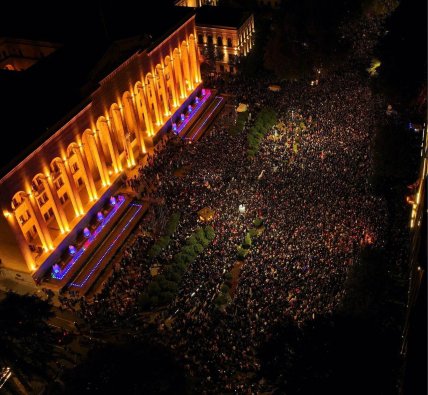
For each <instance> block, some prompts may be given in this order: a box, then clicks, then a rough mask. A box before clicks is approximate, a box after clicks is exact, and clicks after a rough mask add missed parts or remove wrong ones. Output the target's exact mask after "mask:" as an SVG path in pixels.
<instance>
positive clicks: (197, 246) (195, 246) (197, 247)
mask: <svg viewBox="0 0 428 395" xmlns="http://www.w3.org/2000/svg"><path fill="white" fill-rule="evenodd" d="M193 248H194V250H195V252H196V253H197V254H198V255H199V254H200V253H202V251H203V250H204V247H203V246H202V245H200V244H195V245H194V247H193Z"/></svg>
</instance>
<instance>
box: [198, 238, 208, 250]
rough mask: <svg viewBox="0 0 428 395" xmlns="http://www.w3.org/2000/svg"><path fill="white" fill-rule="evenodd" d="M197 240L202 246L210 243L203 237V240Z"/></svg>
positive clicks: (204, 246) (205, 246)
mask: <svg viewBox="0 0 428 395" xmlns="http://www.w3.org/2000/svg"><path fill="white" fill-rule="evenodd" d="M199 242H200V243H201V244H200V245H202V247H203V248H207V247H208V246H209V245H210V241H209V240H208V239H207V238H205V237H204V239H203V240H199Z"/></svg>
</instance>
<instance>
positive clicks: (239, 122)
mask: <svg viewBox="0 0 428 395" xmlns="http://www.w3.org/2000/svg"><path fill="white" fill-rule="evenodd" d="M247 119H248V111H245V112H239V113H237V116H236V124H235V125H233V126H231V127H230V128H229V132H230V133H231V134H233V135H236V134H239V133H240V132H242V129H244V126H245V122H246V121H247Z"/></svg>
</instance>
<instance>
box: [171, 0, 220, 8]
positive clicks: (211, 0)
mask: <svg viewBox="0 0 428 395" xmlns="http://www.w3.org/2000/svg"><path fill="white" fill-rule="evenodd" d="M217 3H218V1H217V0H178V1H176V2H175V5H176V6H178V7H202V6H204V5H212V6H216V5H217Z"/></svg>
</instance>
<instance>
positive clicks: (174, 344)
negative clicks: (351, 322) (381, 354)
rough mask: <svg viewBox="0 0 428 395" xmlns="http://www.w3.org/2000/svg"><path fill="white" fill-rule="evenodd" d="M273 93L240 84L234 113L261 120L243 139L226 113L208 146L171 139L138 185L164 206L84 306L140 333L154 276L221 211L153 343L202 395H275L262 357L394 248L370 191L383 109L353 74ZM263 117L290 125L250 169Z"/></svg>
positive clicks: (232, 86)
mask: <svg viewBox="0 0 428 395" xmlns="http://www.w3.org/2000/svg"><path fill="white" fill-rule="evenodd" d="M269 83H270V81H267V80H260V81H259V82H258V83H254V82H253V81H252V83H248V81H246V80H245V78H243V77H236V78H235V79H233V80H230V81H229V83H228V89H229V90H230V91H231V92H235V93H237V95H236V96H235V98H234V100H235V102H234V103H233V104H238V103H240V102H244V103H247V104H248V107H249V111H250V112H251V113H252V116H251V117H250V118H249V120H248V121H247V122H246V124H245V127H244V130H242V132H241V133H237V134H231V133H230V132H229V129H230V128H229V126H230V125H229V122H228V120H229V115H225V117H224V118H223V117H222V115H220V117H219V118H218V119H217V120H216V121H215V123H214V124H213V126H212V127H211V128H210V130H209V131H208V132H207V133H206V134H205V135H204V136H203V138H202V139H201V140H199V141H198V142H196V143H194V142H193V143H189V142H184V141H182V140H180V139H179V138H178V137H177V136H174V135H171V136H169V138H168V141H166V139H165V140H164V141H162V143H161V145H160V147H159V148H158V149H157V151H156V153H155V154H154V155H152V156H150V157H149V158H148V160H147V163H146V165H145V166H144V167H142V168H141V169H140V171H139V172H138V175H136V176H135V177H133V178H132V179H130V180H128V185H129V186H130V187H131V188H133V189H134V190H135V192H136V193H138V194H139V196H141V197H144V199H148V200H149V201H153V202H157V203H156V204H153V205H152V207H151V209H150V210H151V215H150V212H149V215H148V216H147V217H146V219H144V220H143V222H142V223H141V225H140V226H139V228H138V230H137V231H136V235H134V238H133V239H132V243H130V244H129V245H128V246H127V247H126V249H125V251H124V253H123V254H122V256H121V259H119V260H116V263H115V266H114V270H113V274H112V276H111V277H110V278H109V279H108V281H107V282H106V284H105V286H104V288H103V290H102V292H101V293H99V294H98V295H96V296H95V298H94V300H92V301H90V302H88V301H86V300H84V299H81V300H80V303H79V304H80V307H79V309H78V310H79V312H80V314H81V315H82V317H83V318H84V319H86V320H87V321H88V323H90V324H91V325H94V326H97V325H98V326H103V325H105V326H120V325H123V324H124V322H128V323H131V324H132V323H135V322H136V320H137V317H138V319H140V318H141V316H140V305H139V295H141V294H142V293H143V292H144V290H145V289H146V288H147V285H148V284H149V282H150V280H151V272H150V268H151V267H152V266H153V265H154V264H158V265H160V272H162V267H163V265H165V264H167V263H168V262H171V261H172V259H173V256H174V254H176V253H177V252H178V251H179V250H180V248H181V246H182V245H183V243H184V240H185V239H186V237H188V236H189V234H191V233H192V232H193V231H194V230H195V229H196V228H197V227H198V226H201V222H200V219H199V217H198V215H197V211H199V210H200V209H201V208H204V207H210V208H211V209H213V210H214V211H215V216H214V218H213V219H212V222H211V225H212V226H213V227H214V230H215V232H216V237H215V239H214V241H213V243H212V244H211V245H210V246H209V247H208V248H207V249H206V250H204V252H203V253H202V254H201V255H200V256H199V257H198V258H197V259H196V260H195V262H193V263H192V264H190V265H189V267H188V270H187V272H186V273H185V275H184V277H183V280H182V282H181V284H180V290H179V293H178V295H177V297H176V298H175V300H174V301H173V302H172V303H171V304H170V305H168V306H166V307H165V308H164V309H162V310H161V314H159V315H158V320H159V325H160V329H161V330H159V331H158V332H157V334H155V335H154V334H153V333H151V335H150V336H151V339H152V341H159V342H160V343H162V344H164V345H167V346H168V347H169V348H170V349H172V350H173V351H174V353H175V354H176V356H177V358H179V359H180V360H181V361H182V363H183V366H185V368H186V370H187V373H188V374H189V376H192V377H194V378H195V383H196V384H195V385H196V388H198V389H199V390H200V393H201V394H202V393H222V392H226V393H227V392H231V393H232V392H235V393H256V392H257V391H263V390H268V389H269V385H268V384H266V383H264V381H263V380H262V381H260V380H259V379H260V378H259V377H258V376H257V372H258V370H259V367H260V361H259V360H258V353H257V352H258V348H259V347H260V346H261V345H262V344H263V343H264V342H265V341H266V340H267V339H268V338H269V337H270V336H271V335H272V334H273V333H272V331H274V330H275V329H274V328H275V327H276V325H277V324H278V323H281V322H282V321H283V320H284V319H285V318H291V319H292V320H294V322H295V323H296V325H299V326H300V325H303V324H304V323H305V322H307V321H308V320H313V319H315V318H316V317H318V316H320V315H328V314H331V313H333V312H334V311H335V309H336V308H337V307H338V305H339V304H340V302H341V300H342V298H343V295H344V282H345V279H346V276H347V272H348V269H349V268H350V267H351V266H352V265H353V264H354V263H355V262H356V260H357V259H358V254H359V252H360V250H361V248H362V247H363V246H364V245H367V244H371V245H374V246H383V243H384V240H385V229H386V227H387V221H388V216H387V210H386V206H385V202H384V201H382V199H380V198H379V197H375V196H374V195H373V194H372V193H371V188H370V184H369V181H368V180H369V174H370V166H371V163H370V141H371V135H372V131H373V126H374V120H375V119H376V117H378V116H379V114H380V113H381V112H382V108H383V107H382V103H378V102H376V101H375V100H374V98H373V97H372V96H371V94H370V90H369V89H368V87H367V86H366V85H365V83H364V82H363V81H362V80H361V79H360V77H359V76H358V75H357V74H354V73H351V72H349V73H343V74H342V75H332V76H329V77H325V78H322V79H321V80H320V83H319V84H318V85H317V86H309V84H308V83H307V82H296V83H289V84H287V89H283V90H282V91H281V92H271V91H269V90H268V89H267V87H268V85H269ZM264 107H270V108H273V109H275V111H276V113H277V116H278V122H277V123H276V125H275V126H274V127H273V128H272V130H270V131H269V133H268V135H267V136H266V137H265V138H264V139H263V141H262V143H261V145H260V150H259V152H258V153H257V155H256V156H255V158H253V159H249V158H248V155H247V140H246V134H247V132H248V129H249V128H251V127H252V124H253V123H254V121H255V119H256V115H257V112H258V111H259V110H260V109H262V108H264ZM183 168H185V169H186V171H182V172H180V171H178V172H177V170H179V169H183ZM241 204H243V205H244V206H245V212H244V213H242V212H240V211H239V210H238V207H239V205H241ZM175 211H179V212H180V213H181V219H180V223H179V227H178V230H177V231H176V233H175V234H174V236H173V237H172V241H171V243H170V244H169V246H168V247H167V248H166V249H165V250H164V251H163V252H162V254H161V255H160V256H159V257H158V258H157V259H156V261H155V262H153V261H151V260H150V259H149V258H148V257H147V254H146V253H147V251H148V249H149V248H150V246H151V245H152V244H153V243H154V241H155V240H156V238H157V237H158V236H159V234H161V233H162V232H161V228H162V226H160V229H159V226H157V225H158V224H157V223H159V222H161V223H165V220H162V218H164V219H167V218H168V216H169V215H170V214H171V213H173V212H175ZM255 218H262V220H263V225H264V232H263V233H262V234H261V235H260V236H258V237H256V238H255V239H254V240H253V246H252V248H251V250H250V253H249V255H247V257H246V258H245V260H244V263H243V265H242V270H241V271H240V275H239V278H238V279H237V281H238V286H237V288H236V292H234V294H233V298H232V300H231V302H230V303H229V304H228V305H227V307H226V308H225V309H224V311H220V310H219V309H218V308H217V307H216V305H215V303H214V300H215V298H216V296H218V294H219V292H220V287H221V285H222V284H223V283H224V281H225V275H226V273H228V272H229V271H230V270H231V268H232V267H233V266H234V265H235V263H236V260H237V246H238V245H240V244H242V241H243V239H244V236H245V234H246V232H247V231H248V230H249V229H250V228H251V227H252V223H253V220H254V219H255ZM141 335H142V336H143V335H144V334H143V333H142V334H141Z"/></svg>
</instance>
